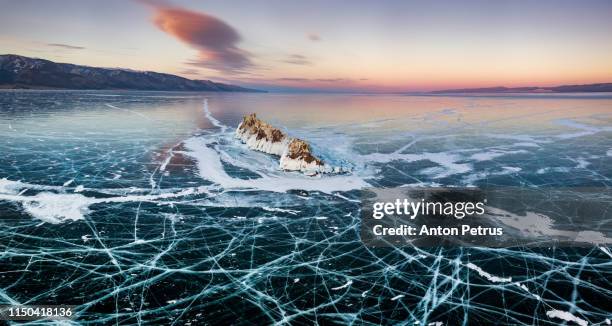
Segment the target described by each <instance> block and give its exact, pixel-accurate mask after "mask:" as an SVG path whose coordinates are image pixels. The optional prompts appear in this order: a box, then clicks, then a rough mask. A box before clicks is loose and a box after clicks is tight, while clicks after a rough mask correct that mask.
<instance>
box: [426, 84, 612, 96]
mask: <svg viewBox="0 0 612 326" xmlns="http://www.w3.org/2000/svg"><path fill="white" fill-rule="evenodd" d="M580 92H585V93H592V92H612V83H600V84H585V85H562V86H552V87H536V86H531V87H502V86H499V87H486V88H459V89H445V90H440V91H433V92H432V93H435V94H442V93H580Z"/></svg>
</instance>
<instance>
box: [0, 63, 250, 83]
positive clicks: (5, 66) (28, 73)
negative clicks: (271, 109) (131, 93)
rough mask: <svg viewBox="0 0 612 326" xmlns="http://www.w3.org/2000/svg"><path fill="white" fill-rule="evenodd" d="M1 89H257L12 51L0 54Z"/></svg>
mask: <svg viewBox="0 0 612 326" xmlns="http://www.w3.org/2000/svg"><path fill="white" fill-rule="evenodd" d="M0 88H5V89H6V88H12V89H30V88H32V89H91V90H93V89H101V90H111V89H114V90H142V91H211V92H259V91H258V90H254V89H248V88H244V87H240V86H235V85H229V84H222V83H216V82H212V81H210V80H192V79H187V78H183V77H180V76H175V75H171V74H163V73H158V72H152V71H134V70H129V69H114V68H97V67H88V66H80V65H74V64H69V63H56V62H53V61H49V60H44V59H37V58H29V57H24V56H20V55H14V54H5V55H0Z"/></svg>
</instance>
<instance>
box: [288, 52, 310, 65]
mask: <svg viewBox="0 0 612 326" xmlns="http://www.w3.org/2000/svg"><path fill="white" fill-rule="evenodd" d="M283 62H286V63H290V64H294V65H311V64H312V62H310V60H308V58H306V57H305V56H303V55H300V54H292V55H290V56H288V57H287V59H285V60H283Z"/></svg>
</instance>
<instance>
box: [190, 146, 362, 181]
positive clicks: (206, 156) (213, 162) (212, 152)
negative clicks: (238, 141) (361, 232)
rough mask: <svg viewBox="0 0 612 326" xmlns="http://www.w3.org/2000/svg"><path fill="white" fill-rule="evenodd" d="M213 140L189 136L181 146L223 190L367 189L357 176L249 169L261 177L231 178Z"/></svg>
mask: <svg viewBox="0 0 612 326" xmlns="http://www.w3.org/2000/svg"><path fill="white" fill-rule="evenodd" d="M213 137H214V136H213ZM216 141H217V140H216V139H215V138H211V137H192V138H190V139H187V140H186V141H185V142H184V144H185V148H186V149H187V150H188V151H187V152H185V153H184V154H186V155H188V156H191V157H192V158H194V159H195V160H196V162H197V167H198V172H199V174H200V177H202V178H203V179H206V180H209V181H211V182H213V183H215V184H217V185H219V186H221V187H222V188H224V189H252V190H264V191H271V192H287V191H289V190H306V191H321V192H325V193H332V192H335V191H350V190H354V189H361V188H364V187H367V186H369V184H368V183H367V182H365V181H364V180H363V179H362V178H360V177H358V176H356V175H335V176H331V177H328V178H312V177H305V176H300V175H287V174H280V175H279V174H274V173H272V172H270V171H266V170H260V171H257V170H256V167H251V169H252V172H255V173H257V174H258V175H259V176H260V178H257V179H240V178H234V177H231V176H230V175H228V174H227V172H225V169H224V168H223V163H222V161H221V154H220V152H219V151H218V150H217V149H215V148H214V147H212V145H213V143H215V142H216Z"/></svg>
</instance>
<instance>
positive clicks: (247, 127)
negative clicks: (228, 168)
mask: <svg viewBox="0 0 612 326" xmlns="http://www.w3.org/2000/svg"><path fill="white" fill-rule="evenodd" d="M236 138H238V139H240V140H241V141H242V142H243V143H245V144H246V145H247V146H248V147H249V148H250V149H253V150H256V151H260V152H264V153H268V154H272V155H276V156H280V163H279V167H280V168H281V169H282V170H286V171H300V172H303V173H305V174H307V175H317V174H320V173H332V172H333V173H339V172H346V170H345V169H342V168H339V167H336V168H334V167H331V166H329V165H327V164H325V163H324V162H323V161H322V160H320V159H319V158H317V157H315V156H314V155H313V154H312V151H311V148H310V145H309V144H308V143H307V142H305V141H304V140H301V139H298V138H291V137H289V136H287V135H285V133H283V132H282V131H281V130H279V129H277V128H274V127H273V126H271V125H270V124H268V123H266V122H264V121H262V120H260V119H258V118H257V115H256V114H255V113H252V114H249V115H246V116H244V117H243V119H242V122H241V123H240V124H239V125H238V128H237V129H236Z"/></svg>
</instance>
